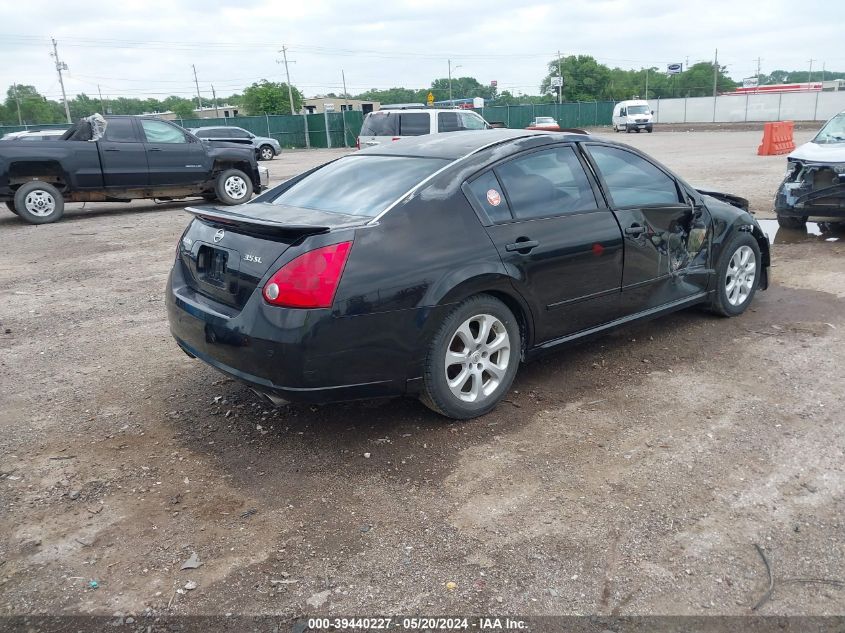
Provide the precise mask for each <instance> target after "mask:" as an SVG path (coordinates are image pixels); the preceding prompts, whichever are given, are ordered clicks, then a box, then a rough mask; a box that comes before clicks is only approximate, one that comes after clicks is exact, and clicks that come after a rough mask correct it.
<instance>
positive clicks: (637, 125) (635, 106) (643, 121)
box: [613, 99, 654, 134]
mask: <svg viewBox="0 0 845 633" xmlns="http://www.w3.org/2000/svg"><path fill="white" fill-rule="evenodd" d="M653 125H654V112H653V111H652V110H651V108H650V107H649V105H648V101H643V100H641V99H632V100H630V101H620V102H619V103H617V104H616V105H615V106H614V108H613V129H614V130H616V131H617V132H621V131H623V130H624V131H626V132H628V133H629V134H630V133H631V132H633V131H634V130H636V131H637V132H639V131H640V130H645V131H646V132H651V130H652V126H653Z"/></svg>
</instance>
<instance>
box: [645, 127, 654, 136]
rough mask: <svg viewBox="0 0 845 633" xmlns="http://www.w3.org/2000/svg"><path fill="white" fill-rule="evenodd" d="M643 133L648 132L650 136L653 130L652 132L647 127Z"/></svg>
mask: <svg viewBox="0 0 845 633" xmlns="http://www.w3.org/2000/svg"><path fill="white" fill-rule="evenodd" d="M645 131H646V132H648V133H649V134H651V133H652V132H653V131H654V130H652V129H651V128H650V127H647V128H646V129H645Z"/></svg>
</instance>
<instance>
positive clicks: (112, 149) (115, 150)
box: [103, 147, 120, 152]
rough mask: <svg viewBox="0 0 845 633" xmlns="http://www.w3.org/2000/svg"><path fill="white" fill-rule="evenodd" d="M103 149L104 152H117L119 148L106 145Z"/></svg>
mask: <svg viewBox="0 0 845 633" xmlns="http://www.w3.org/2000/svg"><path fill="white" fill-rule="evenodd" d="M103 151H105V152H119V151H120V149H118V148H117V147H106V148H105V149H104V150H103Z"/></svg>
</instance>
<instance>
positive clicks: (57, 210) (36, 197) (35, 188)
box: [15, 180, 65, 224]
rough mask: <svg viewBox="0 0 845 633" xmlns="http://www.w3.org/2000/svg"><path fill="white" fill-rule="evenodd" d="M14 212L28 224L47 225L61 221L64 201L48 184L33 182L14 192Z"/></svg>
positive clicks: (59, 193) (58, 192)
mask: <svg viewBox="0 0 845 633" xmlns="http://www.w3.org/2000/svg"><path fill="white" fill-rule="evenodd" d="M15 210H16V211H17V213H18V215H19V216H20V217H21V219H23V220H26V221H27V222H29V223H30V224H47V223H48V222H55V221H57V220H59V219H61V217H62V214H63V213H64V211H65V199H64V198H63V197H62V194H61V192H60V191H59V190H58V189H56V188H55V187H54V186H53V185H51V184H50V183H48V182H41V181H39V180H33V181H32V182H28V183H26V184H25V185H21V186H20V188H18V190H17V191H16V192H15Z"/></svg>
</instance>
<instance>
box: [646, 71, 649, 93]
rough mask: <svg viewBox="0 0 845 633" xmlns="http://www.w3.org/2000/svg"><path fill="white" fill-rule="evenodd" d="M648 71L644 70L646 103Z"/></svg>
mask: <svg viewBox="0 0 845 633" xmlns="http://www.w3.org/2000/svg"><path fill="white" fill-rule="evenodd" d="M648 71H649V69H648V68H646V69H645V100H646V101H648Z"/></svg>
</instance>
